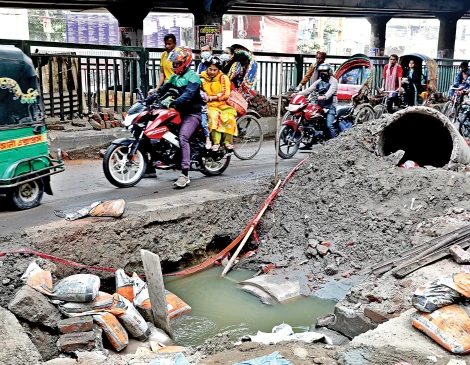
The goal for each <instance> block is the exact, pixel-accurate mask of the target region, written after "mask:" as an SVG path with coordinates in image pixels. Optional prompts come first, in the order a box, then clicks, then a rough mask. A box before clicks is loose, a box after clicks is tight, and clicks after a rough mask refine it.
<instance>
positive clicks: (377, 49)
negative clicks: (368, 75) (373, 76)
mask: <svg viewBox="0 0 470 365" xmlns="http://www.w3.org/2000/svg"><path fill="white" fill-rule="evenodd" d="M390 19H392V17H390V16H373V17H368V18H367V20H368V21H369V23H370V44H369V45H370V48H369V55H370V56H383V55H384V53H385V38H386V33H387V23H388V21H389V20H390Z"/></svg>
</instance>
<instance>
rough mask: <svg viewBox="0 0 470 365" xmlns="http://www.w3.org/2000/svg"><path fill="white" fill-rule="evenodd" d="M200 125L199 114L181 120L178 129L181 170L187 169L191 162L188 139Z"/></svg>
mask: <svg viewBox="0 0 470 365" xmlns="http://www.w3.org/2000/svg"><path fill="white" fill-rule="evenodd" d="M200 124H201V114H189V115H187V116H185V117H184V118H183V121H182V122H181V127H180V136H179V140H180V146H181V168H182V169H189V167H190V162H191V150H190V148H189V139H190V138H191V136H192V135H193V133H194V132H195V131H196V129H197V128H198V127H199V125H200Z"/></svg>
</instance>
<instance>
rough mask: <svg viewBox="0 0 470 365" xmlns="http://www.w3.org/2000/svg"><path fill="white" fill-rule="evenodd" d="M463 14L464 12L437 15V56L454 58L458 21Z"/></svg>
mask: <svg viewBox="0 0 470 365" xmlns="http://www.w3.org/2000/svg"><path fill="white" fill-rule="evenodd" d="M462 16H463V14H462V13H446V14H438V15H436V17H437V18H438V19H439V40H438V42H437V58H454V50H455V37H456V33H457V22H458V20H459V19H460V18H461V17H462Z"/></svg>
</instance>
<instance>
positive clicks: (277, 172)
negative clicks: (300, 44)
mask: <svg viewBox="0 0 470 365" xmlns="http://www.w3.org/2000/svg"><path fill="white" fill-rule="evenodd" d="M282 67H283V61H282V60H281V74H280V75H279V84H280V85H279V90H280V93H279V99H278V100H277V121H276V140H275V141H274V143H275V145H276V148H275V151H276V157H275V163H274V183H276V181H277V180H278V174H279V153H278V149H279V127H280V125H281V106H282V71H283V70H282Z"/></svg>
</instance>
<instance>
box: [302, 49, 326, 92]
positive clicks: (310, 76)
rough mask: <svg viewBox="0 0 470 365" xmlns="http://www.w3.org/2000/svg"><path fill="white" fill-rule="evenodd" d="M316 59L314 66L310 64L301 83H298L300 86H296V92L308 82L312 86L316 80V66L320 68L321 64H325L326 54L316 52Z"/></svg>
mask: <svg viewBox="0 0 470 365" xmlns="http://www.w3.org/2000/svg"><path fill="white" fill-rule="evenodd" d="M316 59H317V62H316V63H315V64H313V63H312V64H311V65H310V67H309V68H308V71H307V73H306V74H305V76H304V78H303V79H302V81H300V84H299V85H298V86H297V89H298V90H301V89H302V87H304V86H305V85H307V83H308V82H309V81H310V84H313V83H314V82H315V81H317V80H318V78H319V76H318V66H320V65H321V64H322V63H325V59H326V52H320V51H318V52H317V54H316Z"/></svg>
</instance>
